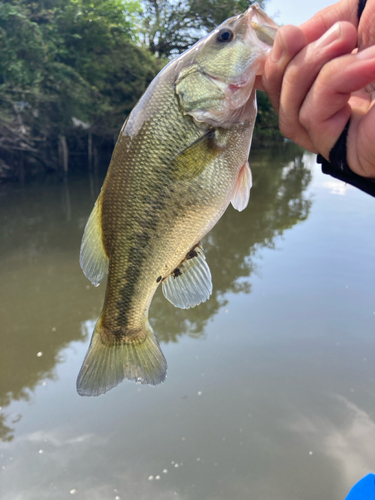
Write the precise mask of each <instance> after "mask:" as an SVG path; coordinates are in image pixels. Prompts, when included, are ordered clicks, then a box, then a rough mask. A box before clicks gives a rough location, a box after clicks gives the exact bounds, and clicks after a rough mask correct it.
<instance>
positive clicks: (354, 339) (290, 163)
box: [0, 147, 375, 500]
mask: <svg viewBox="0 0 375 500" xmlns="http://www.w3.org/2000/svg"><path fill="white" fill-rule="evenodd" d="M251 164H252V170H253V176H254V188H253V190H252V194H251V200H250V204H249V207H248V208H247V209H246V210H245V211H244V212H242V213H238V212H236V211H235V210H233V209H232V208H231V207H230V208H229V209H228V211H227V212H226V214H225V215H224V217H223V218H222V219H221V221H220V222H219V223H218V225H217V226H216V227H215V228H214V229H213V230H212V232H211V233H210V234H209V235H208V237H207V238H206V239H205V241H204V247H205V250H206V255H207V261H208V263H209V265H210V268H211V271H212V275H213V285H214V292H213V295H212V297H211V299H210V300H209V301H208V302H206V303H204V304H202V305H201V306H198V307H196V308H194V309H192V310H188V311H185V310H179V309H176V308H174V307H173V306H172V305H171V304H169V303H168V302H167V301H166V300H165V299H164V297H163V296H162V294H161V291H160V290H158V292H157V294H156V296H155V297H154V300H153V302H152V306H151V311H150V321H151V323H152V325H153V328H154V330H155V332H156V334H157V336H158V338H159V340H160V342H161V347H162V349H163V351H164V354H165V356H166V358H167V360H168V365H169V370H168V378H167V381H166V382H165V383H164V384H162V385H161V386H158V387H156V388H153V387H148V386H146V387H145V386H140V385H137V384H134V383H129V382H123V383H122V384H120V385H119V386H118V387H117V388H115V389H113V390H111V391H110V392H109V393H107V394H106V395H105V396H101V397H98V398H82V397H79V396H78V395H77V393H76V391H75V379H76V376H77V374H78V371H79V369H80V366H81V363H82V360H83V358H84V355H85V352H86V350H87V346H88V343H89V339H90V336H91V333H92V329H93V326H94V324H95V321H96V319H97V317H98V315H99V313H100V309H101V305H102V302H103V297H104V291H105V287H104V286H103V285H101V286H100V287H99V288H95V287H93V286H92V285H91V284H90V283H89V281H88V280H87V279H86V278H85V277H84V275H83V273H82V271H81V270H80V267H79V263H78V252H79V245H80V239H81V236H82V232H83V228H84V225H85V223H86V220H87V217H88V215H89V213H90V210H91V208H92V205H93V203H94V200H95V196H96V193H97V190H98V186H99V185H100V182H98V183H95V179H94V180H93V179H92V178H91V180H90V178H89V177H85V176H84V177H82V176H81V177H74V176H73V177H72V179H70V181H69V182H68V183H67V184H65V185H64V184H61V183H58V182H56V181H54V180H52V179H45V180H44V181H43V182H42V183H39V184H35V185H25V186H2V187H0V224H1V233H0V276H1V281H0V316H1V329H0V339H1V350H0V406H1V411H0V439H1V441H0V498H1V499H2V500H34V499H36V498H38V499H41V500H43V499H48V500H55V499H56V500H60V499H61V500H62V499H67V498H71V497H72V498H77V499H84V500H107V499H117V500H118V499H129V500H135V499H137V500H170V499H177V500H228V499H231V500H245V499H248V498H250V499H254V500H258V499H259V500H316V498H324V499H325V500H343V499H344V497H345V495H346V494H347V492H348V490H349V489H350V487H351V486H352V485H353V484H354V483H355V482H356V481H357V480H358V479H360V478H361V477H362V476H364V475H365V474H366V473H368V472H370V471H373V472H375V349H374V345H375V338H374V336H375V231H374V229H375V202H374V200H373V199H372V198H370V197H369V196H367V195H365V194H363V193H361V192H360V191H357V190H355V189H354V188H351V187H349V186H345V185H344V184H343V183H341V182H340V181H336V180H334V179H331V178H329V177H326V176H323V175H322V174H321V173H320V172H319V169H318V167H316V166H315V165H314V157H313V156H311V155H308V154H304V155H302V154H301V153H298V150H295V149H294V148H292V147H291V148H286V149H282V150H270V151H268V152H264V151H263V152H255V153H253V154H252V161H251Z"/></svg>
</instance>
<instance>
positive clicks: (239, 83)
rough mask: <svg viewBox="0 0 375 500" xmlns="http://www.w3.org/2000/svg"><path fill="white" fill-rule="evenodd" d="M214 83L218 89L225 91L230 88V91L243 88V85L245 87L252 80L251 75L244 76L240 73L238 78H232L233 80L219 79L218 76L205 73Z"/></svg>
mask: <svg viewBox="0 0 375 500" xmlns="http://www.w3.org/2000/svg"><path fill="white" fill-rule="evenodd" d="M207 76H208V77H209V78H210V79H211V80H212V81H213V83H214V84H215V85H217V86H218V87H219V88H220V89H222V90H224V91H226V90H230V91H231V92H236V90H240V89H243V88H244V87H247V86H248V85H249V83H250V81H251V80H252V78H251V77H248V78H246V77H245V78H244V76H243V75H241V77H240V78H237V79H234V80H233V81H228V82H226V81H224V80H220V78H217V77H215V76H211V75H207Z"/></svg>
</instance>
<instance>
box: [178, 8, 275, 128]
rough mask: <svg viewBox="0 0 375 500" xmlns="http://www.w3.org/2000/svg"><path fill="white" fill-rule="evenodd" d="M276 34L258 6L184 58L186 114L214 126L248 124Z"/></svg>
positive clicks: (181, 78)
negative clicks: (257, 84) (254, 92)
mask: <svg viewBox="0 0 375 500" xmlns="http://www.w3.org/2000/svg"><path fill="white" fill-rule="evenodd" d="M277 29H278V26H277V25H276V24H275V23H274V22H273V21H272V19H271V18H269V17H268V16H267V14H266V13H265V12H264V11H263V10H262V9H261V8H260V7H259V5H258V4H254V5H252V6H251V7H250V8H249V9H248V10H247V11H246V12H245V13H243V14H240V15H238V16H235V17H232V18H230V19H227V20H226V21H225V22H223V23H222V24H221V25H220V26H218V27H217V28H216V29H215V30H214V31H213V32H212V33H210V34H209V35H208V36H207V37H205V38H203V39H202V40H200V41H199V42H198V43H197V44H196V45H194V46H193V47H192V48H191V49H190V50H188V51H187V52H186V53H185V54H182V56H180V58H179V59H180V61H179V64H177V65H176V69H177V71H178V75H177V79H176V82H175V91H176V93H177V95H178V96H179V99H180V104H181V107H182V111H183V112H184V113H185V114H188V115H191V116H192V117H193V118H194V119H195V120H196V121H197V122H205V123H208V124H210V125H213V126H221V127H228V126H230V125H231V124H232V123H236V122H237V123H238V122H243V121H244V120H245V119H246V104H247V102H248V100H249V98H250V96H251V94H252V90H253V87H254V82H255V77H256V76H257V75H259V74H261V73H262V70H263V66H264V62H265V59H266V57H267V54H268V52H269V51H270V50H271V47H272V44H273V41H274V38H275V35H276V31H277Z"/></svg>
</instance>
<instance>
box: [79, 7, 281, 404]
mask: <svg viewBox="0 0 375 500" xmlns="http://www.w3.org/2000/svg"><path fill="white" fill-rule="evenodd" d="M276 29H277V25H276V24H275V23H274V22H273V21H272V20H271V19H270V18H269V17H268V16H267V15H266V14H265V13H264V12H263V11H262V10H261V9H260V8H259V6H258V5H257V4H255V5H253V6H251V7H250V8H249V9H248V10H247V11H246V12H245V13H244V14H241V15H239V16H236V17H233V18H230V19H228V20H227V21H225V22H224V23H223V24H221V25H220V26H219V27H218V28H217V29H215V30H214V31H213V32H212V33H210V34H209V35H208V36H207V37H205V38H204V39H202V40H200V41H199V42H198V43H197V44H195V45H194V46H193V47H192V48H191V49H189V50H187V51H186V52H185V53H183V54H182V55H181V56H179V57H178V58H177V59H175V60H174V61H172V62H170V63H169V64H168V65H167V66H166V67H165V68H164V69H163V70H162V71H161V72H160V73H159V75H158V76H157V77H156V78H155V79H154V80H153V82H152V83H151V85H150V86H149V88H148V89H147V90H146V92H145V94H144V95H143V97H142V98H141V99H140V101H139V102H138V104H137V105H136V107H135V108H134V109H133V111H132V113H131V114H130V115H129V117H128V119H127V120H126V122H125V124H124V126H123V128H122V130H121V132H120V134H119V137H118V140H117V144H116V147H115V149H114V152H113V156H112V159H111V163H110V166H109V170H108V173H107V176H106V179H105V181H104V184H103V187H102V190H101V192H100V195H99V197H98V199H97V201H96V204H95V206H94V209H93V211H92V213H91V215H90V218H89V220H88V222H87V225H86V228H85V232H84V235H83V240H82V246H81V254H80V263H81V266H82V269H83V271H84V273H85V275H86V276H87V277H88V278H89V279H90V280H91V282H92V283H93V284H95V285H99V283H100V282H101V281H102V280H103V278H104V277H105V275H106V274H107V272H108V282H107V289H106V295H105V301H104V306H103V310H102V312H101V315H100V318H99V320H98V322H97V324H96V326H95V330H94V333H93V336H92V339H91V344H90V347H89V349H88V352H87V354H86V357H85V360H84V362H83V365H82V368H81V371H80V373H79V376H78V380H77V390H78V393H79V394H81V395H83V396H97V395H99V394H103V393H105V392H107V391H108V390H109V389H111V388H112V387H115V386H116V385H117V384H119V383H120V382H121V381H122V380H123V379H124V378H126V379H129V380H134V381H136V382H139V383H142V384H151V385H156V384H159V383H160V382H162V381H164V379H165V377H166V371H167V363H166V360H165V358H164V356H163V353H162V352H161V350H160V347H159V344H158V342H157V340H156V337H155V335H154V333H153V331H152V328H151V326H150V324H149V322H148V310H149V306H150V303H151V300H152V297H153V295H154V293H155V291H156V289H157V287H158V286H159V285H160V284H161V285H162V289H163V293H164V295H165V297H166V298H167V299H168V300H169V301H170V302H172V304H174V305H175V306H177V307H182V308H189V307H194V306H196V305H198V304H200V303H201V302H203V301H205V300H207V299H208V298H209V296H210V295H211V292H212V282H211V273H210V269H209V267H208V265H207V262H206V259H205V256H204V253H203V249H202V246H201V244H200V242H201V239H202V238H203V237H204V236H205V235H206V234H207V233H208V232H209V231H210V229H211V228H212V227H213V226H214V225H215V224H216V222H217V221H218V220H219V219H220V217H221V216H222V215H223V213H224V212H225V210H226V208H227V207H228V205H229V203H230V202H231V203H232V205H233V206H234V207H235V208H236V209H238V210H243V209H244V208H245V207H246V205H247V203H248V200H249V193H250V187H251V171H250V167H249V163H248V156H249V150H250V144H251V138H252V133H253V128H254V122H255V117H256V96H255V89H254V81H255V77H256V75H257V74H260V73H261V72H262V68H263V65H264V61H265V58H266V55H267V53H268V51H269V50H270V48H271V45H272V43H273V39H274V35H275V33H276Z"/></svg>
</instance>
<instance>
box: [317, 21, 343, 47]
mask: <svg viewBox="0 0 375 500" xmlns="http://www.w3.org/2000/svg"><path fill="white" fill-rule="evenodd" d="M340 33H341V26H340V23H335V24H334V25H333V26H331V27H330V28H329V30H328V31H326V32H325V33H324V35H322V36H321V37H320V38H319V39H318V40H317V41H316V42H315V47H326V46H327V45H329V44H330V43H332V42H334V41H335V40H337V39H338V37H339V36H340Z"/></svg>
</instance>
